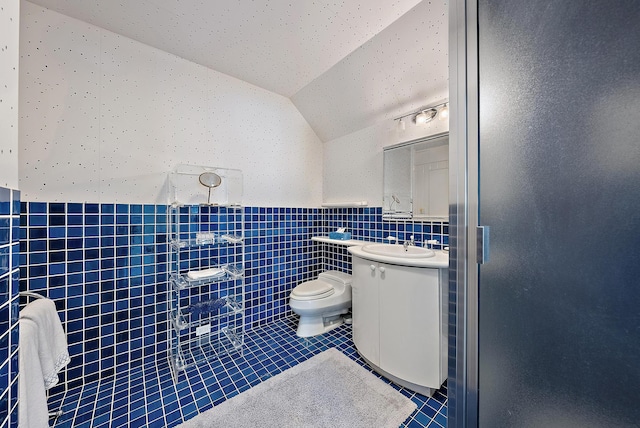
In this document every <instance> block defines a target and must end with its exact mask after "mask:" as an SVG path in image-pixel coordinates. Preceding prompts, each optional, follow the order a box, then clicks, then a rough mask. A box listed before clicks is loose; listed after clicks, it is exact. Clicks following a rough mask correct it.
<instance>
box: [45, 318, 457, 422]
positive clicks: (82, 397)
mask: <svg viewBox="0 0 640 428" xmlns="http://www.w3.org/2000/svg"><path fill="white" fill-rule="evenodd" d="M295 328H296V320H295V319H284V320H280V321H277V322H275V323H273V324H270V325H267V326H264V327H260V328H257V329H254V330H252V331H250V332H249V333H248V334H247V335H246V337H245V348H244V352H243V354H242V356H240V355H234V356H230V357H224V358H222V359H220V360H215V361H208V362H202V363H201V364H199V365H197V366H195V367H192V368H190V369H188V370H187V371H186V372H184V373H182V374H180V376H179V378H178V383H175V382H174V380H173V378H172V375H171V370H170V368H169V364H168V361H166V360H165V359H162V361H158V362H157V364H150V365H147V366H143V367H140V368H137V369H135V370H132V371H131V372H128V373H121V374H118V375H116V376H115V377H111V378H109V379H103V380H100V381H97V382H94V383H89V384H86V385H84V386H83V387H80V388H77V389H73V390H69V391H67V392H66V393H65V394H64V395H62V396H60V397H52V398H51V399H50V400H49V406H50V408H51V409H58V408H62V410H63V412H64V413H63V415H62V416H61V417H60V418H58V420H57V421H56V422H55V425H54V426H55V427H65V428H66V427H82V428H89V427H96V428H97V427H105V428H106V427H110V428H115V427H131V428H134V427H136V428H137V427H173V426H176V425H178V424H180V423H181V422H182V421H184V420H187V419H190V418H192V417H194V416H195V415H197V414H198V413H201V412H204V411H206V410H208V409H210V408H212V407H213V406H214V405H218V404H220V403H222V402H223V401H225V400H227V399H229V398H231V397H233V396H235V395H237V394H240V393H242V392H243V391H246V390H248V389H249V388H251V387H253V386H255V385H257V384H259V383H260V382H262V381H264V380H266V379H268V378H270V377H272V376H275V375H277V374H278V373H281V372H282V371H284V370H286V369H288V368H291V367H293V366H295V365H296V364H298V363H301V362H303V361H305V360H307V359H309V358H310V357H312V356H314V355H316V354H319V353H320V352H322V351H324V350H326V349H328V348H332V347H335V348H337V349H339V350H340V351H342V352H343V353H344V354H345V355H347V356H349V357H350V358H351V359H353V360H355V361H356V362H358V363H359V364H360V365H362V366H364V367H365V368H367V369H368V366H366V365H365V363H364V362H363V361H362V359H361V358H360V357H359V355H358V353H357V352H356V350H355V348H354V346H353V342H352V340H351V326H348V325H343V326H341V327H339V328H337V329H335V330H333V331H331V332H329V333H326V334H324V335H322V336H317V337H314V338H311V339H308V340H304V339H300V338H299V337H297V336H296V335H295ZM382 379H383V380H385V379H384V378H382ZM385 381H386V380H385ZM387 383H389V382H388V381H387ZM392 386H394V387H395V388H396V389H397V390H399V391H400V392H401V393H402V394H404V395H405V396H407V397H409V398H410V399H411V400H412V401H413V402H415V403H416V404H417V406H418V409H417V410H416V411H415V412H413V414H411V416H410V417H409V418H408V419H407V420H406V421H405V422H404V423H403V424H402V425H401V427H407V428H416V427H430V428H444V427H446V423H447V390H446V382H445V385H444V386H443V387H442V388H440V389H439V390H438V391H437V392H436V393H435V394H434V396H433V397H432V398H430V397H425V396H424V395H421V394H416V393H414V392H412V391H409V390H407V389H404V388H401V387H399V386H397V385H394V384H392Z"/></svg>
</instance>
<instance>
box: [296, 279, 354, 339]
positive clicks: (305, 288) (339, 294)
mask: <svg viewBox="0 0 640 428" xmlns="http://www.w3.org/2000/svg"><path fill="white" fill-rule="evenodd" d="M289 306H290V307H291V309H292V310H293V312H295V313H296V314H298V315H300V321H299V322H298V330H297V332H296V334H297V335H298V336H300V337H311V336H316V335H318V334H322V333H326V332H327V331H329V330H332V329H334V328H336V327H338V326H340V325H342V324H343V323H344V317H343V316H342V315H344V314H346V313H348V312H349V309H350V308H351V275H349V274H347V273H344V272H339V271H337V270H330V271H327V272H323V273H321V274H320V275H318V279H314V280H313V281H306V282H303V283H301V284H299V285H298V286H297V287H296V288H294V289H293V290H292V291H291V294H290V295H289Z"/></svg>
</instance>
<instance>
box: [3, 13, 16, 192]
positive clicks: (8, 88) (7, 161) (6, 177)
mask: <svg viewBox="0 0 640 428" xmlns="http://www.w3.org/2000/svg"><path fill="white" fill-rule="evenodd" d="M19 34H20V1H19V0H7V1H2V3H1V4H0V187H6V188H11V189H18V69H19V68H18V62H19V53H18V49H19V46H20V43H19Z"/></svg>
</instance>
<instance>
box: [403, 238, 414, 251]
mask: <svg viewBox="0 0 640 428" xmlns="http://www.w3.org/2000/svg"><path fill="white" fill-rule="evenodd" d="M403 245H404V250H405V251H409V245H414V246H415V245H416V243H415V241H414V240H413V235H411V236H410V237H409V240H408V241H404V244H403Z"/></svg>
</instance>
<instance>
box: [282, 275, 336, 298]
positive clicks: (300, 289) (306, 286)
mask: <svg viewBox="0 0 640 428" xmlns="http://www.w3.org/2000/svg"><path fill="white" fill-rule="evenodd" d="M334 292H335V290H334V289H333V287H332V286H331V284H328V283H326V282H324V281H320V280H317V279H315V280H313V281H308V282H303V283H302V284H300V285H298V286H297V287H296V288H294V289H293V291H292V292H291V294H292V295H294V296H296V297H304V298H308V299H311V298H312V299H321V298H323V297H329V296H331V295H332V294H333V293H334Z"/></svg>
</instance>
